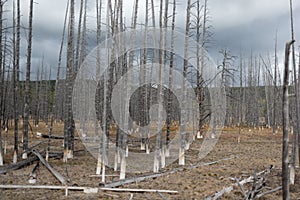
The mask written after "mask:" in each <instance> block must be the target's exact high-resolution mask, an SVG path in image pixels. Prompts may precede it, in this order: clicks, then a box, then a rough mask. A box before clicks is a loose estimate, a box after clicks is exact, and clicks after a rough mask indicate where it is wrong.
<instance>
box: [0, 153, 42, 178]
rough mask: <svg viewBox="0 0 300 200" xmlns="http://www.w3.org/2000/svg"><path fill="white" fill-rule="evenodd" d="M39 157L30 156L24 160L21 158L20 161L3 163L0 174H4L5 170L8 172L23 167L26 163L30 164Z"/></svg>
mask: <svg viewBox="0 0 300 200" xmlns="http://www.w3.org/2000/svg"><path fill="white" fill-rule="evenodd" d="M38 160H39V159H38V158H37V157H36V156H34V157H30V158H28V159H26V160H22V161H20V162H17V163H15V164H9V165H5V166H3V167H1V168H0V174H5V173H7V172H9V171H10V170H17V169H21V168H24V167H26V166H28V165H31V164H32V163H33V162H35V161H38Z"/></svg>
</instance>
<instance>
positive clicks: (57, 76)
mask: <svg viewBox="0 0 300 200" xmlns="http://www.w3.org/2000/svg"><path fill="white" fill-rule="evenodd" d="M68 10H69V0H68V2H67V8H66V13H65V20H64V27H63V33H62V39H61V45H60V51H59V56H58V64H57V72H56V79H55V86H54V97H53V106H52V112H51V114H50V128H49V136H50V137H49V139H48V144H47V151H46V160H47V161H48V158H49V152H50V141H51V136H52V133H53V124H54V112H56V106H57V104H58V102H59V101H58V96H57V95H58V81H59V76H60V66H61V59H62V51H63V46H64V38H65V31H66V23H67V16H68Z"/></svg>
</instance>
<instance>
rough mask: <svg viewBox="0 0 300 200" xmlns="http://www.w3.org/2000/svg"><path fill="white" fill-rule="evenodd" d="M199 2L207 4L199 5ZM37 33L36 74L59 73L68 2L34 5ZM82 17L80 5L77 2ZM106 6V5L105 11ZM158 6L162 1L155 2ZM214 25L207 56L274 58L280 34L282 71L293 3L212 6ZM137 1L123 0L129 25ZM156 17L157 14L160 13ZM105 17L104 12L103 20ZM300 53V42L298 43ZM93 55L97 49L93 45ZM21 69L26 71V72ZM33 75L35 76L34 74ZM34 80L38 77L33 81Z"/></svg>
mask: <svg viewBox="0 0 300 200" xmlns="http://www.w3.org/2000/svg"><path fill="white" fill-rule="evenodd" d="M200 1H201V2H202V1H203V0H200ZM11 2H12V1H9V2H8V3H7V4H6V7H5V9H6V10H7V11H8V12H6V13H5V15H6V18H7V19H8V20H7V23H10V21H11V18H12V4H11ZM35 2H36V4H35V5H34V22H33V26H34V30H33V53H32V61H33V66H32V67H33V69H36V67H37V66H40V65H41V62H42V58H43V57H44V65H45V66H46V67H47V68H48V69H49V68H50V67H51V69H52V72H51V73H53V74H54V73H55V71H56V65H57V59H58V52H59V46H60V40H61V34H62V28H63V21H64V14H65V9H66V3H67V0H35ZM94 2H95V0H88V29H89V33H88V37H89V41H93V37H94V34H95V3H94ZM140 2H141V3H140V6H139V7H140V9H139V17H138V22H139V23H143V18H144V12H145V9H144V7H145V6H144V1H140ZM177 2H178V5H177V22H176V25H177V30H179V31H182V32H184V27H185V9H186V0H177ZM76 3H77V6H76V7H77V12H76V14H77V15H76V16H78V13H79V8H78V7H79V0H76ZM105 3H106V1H105V0H103V4H104V7H105ZM293 3H294V24H295V37H296V42H297V38H299V40H300V27H299V26H298V24H300V1H298V0H294V1H293ZM21 4H22V10H21V12H22V24H23V26H24V27H26V26H27V25H28V7H29V1H28V0H22V1H21ZM156 5H157V6H158V0H156ZM208 7H209V16H210V20H211V21H210V25H212V27H213V29H211V31H212V32H213V34H214V35H213V41H212V42H211V44H210V45H209V53H210V54H211V55H212V57H213V58H214V59H215V60H216V62H219V60H220V59H221V58H220V54H219V53H218V52H219V51H220V50H221V49H228V50H230V52H231V53H232V54H233V55H239V50H240V49H242V51H243V52H244V54H246V55H249V54H248V53H249V51H250V49H252V51H253V53H254V54H256V55H259V54H261V55H266V54H267V53H268V52H269V53H270V55H273V51H274V43H275V35H276V31H277V34H278V52H279V62H281V63H279V64H281V65H282V63H283V61H282V58H283V50H284V45H285V42H286V41H288V40H289V39H290V37H291V36H290V19H289V0H263V1H262V0H208ZM132 8H133V0H124V15H125V17H126V19H130V17H131V14H132ZM156 9H157V10H156V15H158V10H159V8H158V7H156ZM103 15H105V11H104V14H103ZM26 35H27V34H26V31H25V30H23V32H22V50H23V52H22V58H23V59H22V63H21V64H22V66H25V62H26V59H25V55H26V45H27V41H26ZM296 45H297V49H298V45H299V42H297V43H296ZM89 46H90V49H89V50H91V48H92V47H93V46H94V44H91V43H90V44H89ZM22 68H23V67H22ZM33 73H34V72H33ZM32 77H34V75H32Z"/></svg>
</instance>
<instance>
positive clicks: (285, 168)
mask: <svg viewBox="0 0 300 200" xmlns="http://www.w3.org/2000/svg"><path fill="white" fill-rule="evenodd" d="M293 43H294V41H291V42H289V43H287V44H286V46H285V61H284V84H283V115H282V121H283V144H282V198H283V199H284V200H289V199H290V188H289V185H290V183H289V92H288V86H289V73H290V70H289V57H290V47H291V45H292V44H293Z"/></svg>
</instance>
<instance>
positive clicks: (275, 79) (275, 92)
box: [272, 33, 277, 134]
mask: <svg viewBox="0 0 300 200" xmlns="http://www.w3.org/2000/svg"><path fill="white" fill-rule="evenodd" d="M273 95H274V97H273V98H274V99H273V128H272V132H273V134H275V133H276V124H277V123H276V111H277V108H276V103H277V98H276V97H277V33H276V40H275V69H274V94H273Z"/></svg>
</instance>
